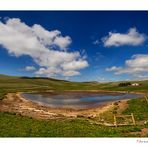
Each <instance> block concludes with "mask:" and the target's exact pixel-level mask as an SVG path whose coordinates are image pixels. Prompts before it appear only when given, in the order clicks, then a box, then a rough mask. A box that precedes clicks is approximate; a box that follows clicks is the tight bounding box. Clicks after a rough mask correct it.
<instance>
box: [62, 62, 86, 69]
mask: <svg viewBox="0 0 148 148" xmlns="http://www.w3.org/2000/svg"><path fill="white" fill-rule="evenodd" d="M87 66H88V63H87V62H86V61H84V60H79V61H71V62H69V63H64V64H63V65H62V68H63V69H64V70H77V69H83V68H84V67H87Z"/></svg>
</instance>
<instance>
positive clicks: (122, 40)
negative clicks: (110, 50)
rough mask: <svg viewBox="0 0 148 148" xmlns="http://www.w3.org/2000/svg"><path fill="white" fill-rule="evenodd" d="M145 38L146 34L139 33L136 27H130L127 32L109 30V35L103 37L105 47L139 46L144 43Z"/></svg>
mask: <svg viewBox="0 0 148 148" xmlns="http://www.w3.org/2000/svg"><path fill="white" fill-rule="evenodd" d="M145 40H146V35H145V34H142V33H139V32H138V31H137V29H136V28H130V29H129V30H128V32H127V33H125V34H124V33H113V32H109V35H108V36H106V37H104V38H102V41H103V43H104V46H105V47H110V46H116V47H118V46H122V45H132V46H137V45H141V44H143V43H144V41H145Z"/></svg>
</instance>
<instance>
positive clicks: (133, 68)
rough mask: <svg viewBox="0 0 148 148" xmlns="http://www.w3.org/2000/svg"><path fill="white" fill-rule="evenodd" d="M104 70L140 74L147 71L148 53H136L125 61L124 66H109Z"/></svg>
mask: <svg viewBox="0 0 148 148" xmlns="http://www.w3.org/2000/svg"><path fill="white" fill-rule="evenodd" d="M106 71H113V72H115V74H117V75H118V74H131V75H140V74H143V73H145V72H148V54H136V55H133V56H132V58H131V59H129V60H126V61H125V66H124V67H116V66H113V67H110V68H106Z"/></svg>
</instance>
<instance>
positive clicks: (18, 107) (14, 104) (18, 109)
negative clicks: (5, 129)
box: [0, 92, 116, 119]
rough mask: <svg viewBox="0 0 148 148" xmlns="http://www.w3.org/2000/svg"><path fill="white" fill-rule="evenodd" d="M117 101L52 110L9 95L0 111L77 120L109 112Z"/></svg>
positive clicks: (19, 95)
mask: <svg viewBox="0 0 148 148" xmlns="http://www.w3.org/2000/svg"><path fill="white" fill-rule="evenodd" d="M114 102H116V101H110V102H106V103H105V104H103V105H101V106H98V107H96V108H90V109H83V110H75V109H70V108H50V107H47V106H44V105H41V104H38V103H35V102H32V101H30V100H27V99H25V98H24V97H22V96H21V93H20V92H19V93H8V94H7V95H6V97H5V98H4V99H3V100H2V101H1V102H0V111H3V112H13V113H16V114H20V115H22V116H29V117H33V118H37V119H57V118H63V117H67V118H77V117H86V118H88V117H96V116H97V115H99V114H100V113H103V112H105V111H107V110H108V109H109V108H111V107H112V106H113V103H114Z"/></svg>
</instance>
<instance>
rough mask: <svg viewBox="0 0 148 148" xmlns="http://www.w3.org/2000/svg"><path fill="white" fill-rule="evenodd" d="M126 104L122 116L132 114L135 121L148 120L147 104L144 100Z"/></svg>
mask: <svg viewBox="0 0 148 148" xmlns="http://www.w3.org/2000/svg"><path fill="white" fill-rule="evenodd" d="M128 104H129V106H128V108H127V109H126V110H125V111H124V112H123V113H124V114H130V113H133V114H134V116H135V119H136V121H140V120H148V103H147V102H146V100H145V99H144V98H139V99H132V100H129V101H128Z"/></svg>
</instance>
